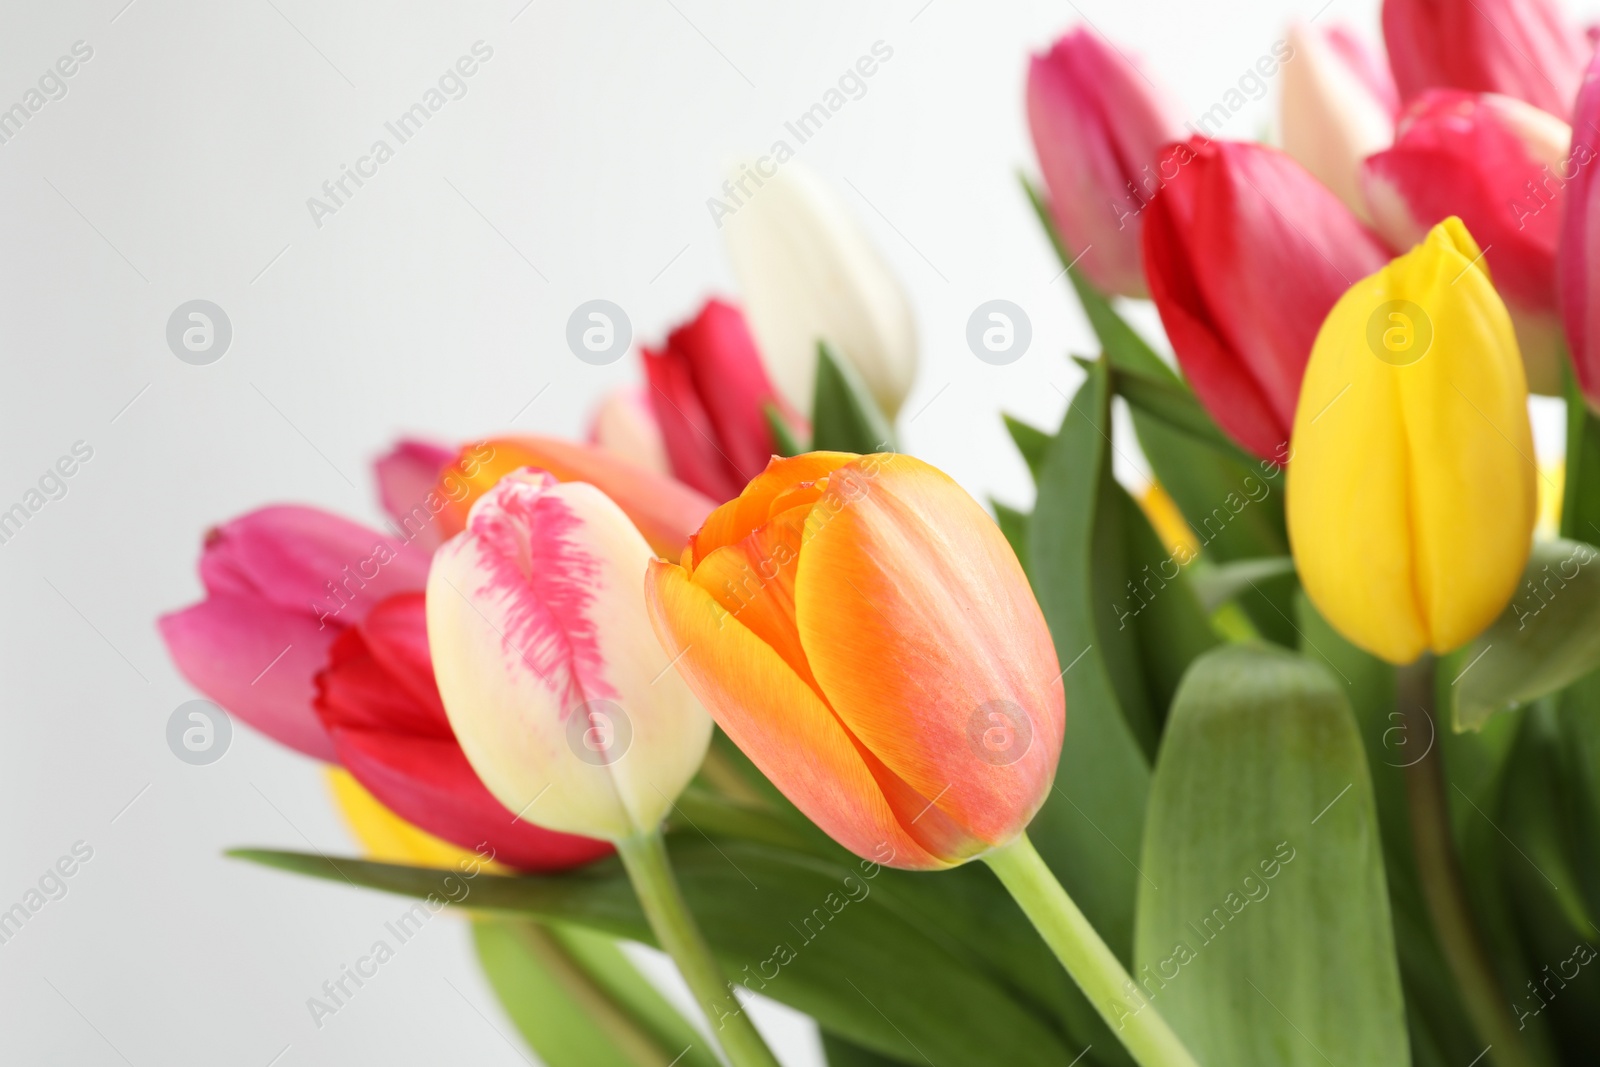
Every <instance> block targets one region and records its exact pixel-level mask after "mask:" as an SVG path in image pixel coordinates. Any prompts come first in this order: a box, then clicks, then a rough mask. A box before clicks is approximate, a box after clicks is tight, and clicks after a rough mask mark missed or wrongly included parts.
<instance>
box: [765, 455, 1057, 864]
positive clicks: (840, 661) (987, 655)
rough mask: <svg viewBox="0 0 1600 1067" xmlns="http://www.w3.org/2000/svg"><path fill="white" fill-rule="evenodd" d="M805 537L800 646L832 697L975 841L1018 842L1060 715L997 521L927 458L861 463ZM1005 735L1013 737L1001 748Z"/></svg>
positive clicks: (1045, 653) (1052, 669) (1042, 630)
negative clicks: (996, 739) (996, 741)
mask: <svg viewBox="0 0 1600 1067" xmlns="http://www.w3.org/2000/svg"><path fill="white" fill-rule="evenodd" d="M806 538H807V540H806V542H805V544H804V547H803V548H802V549H801V553H800V566H799V575H798V579H797V581H796V584H795V601H796V606H797V617H798V623H799V629H800V640H801V644H802V646H803V647H804V649H805V653H806V660H807V662H808V663H809V664H810V666H811V670H812V672H813V674H814V675H815V677H816V679H817V681H818V682H819V683H820V684H821V686H822V691H823V692H824V693H825V694H826V695H827V700H828V702H829V704H830V705H831V706H832V707H833V709H834V711H835V712H837V714H838V715H839V717H840V719H842V720H843V722H844V724H845V725H846V727H848V729H849V730H850V732H851V733H853V734H854V735H855V736H856V737H859V738H860V739H861V741H862V743H863V744H865V745H866V746H867V747H869V748H870V749H871V750H872V751H873V752H874V753H876V754H877V756H878V757H879V758H880V759H882V760H883V762H884V763H885V764H886V765H887V766H888V768H889V769H890V770H892V771H893V772H894V773H896V774H898V775H900V776H901V777H903V778H904V779H905V780H906V781H907V782H908V783H909V784H910V785H911V786H912V787H913V788H915V789H916V790H917V792H919V793H921V794H922V795H924V796H927V797H930V798H933V799H934V800H935V802H936V804H937V805H938V806H939V807H940V808H941V809H942V810H943V811H945V812H947V813H949V814H950V815H951V816H952V817H953V818H954V819H955V820H956V821H957V822H958V823H960V824H961V825H963V826H965V827H967V828H968V829H969V830H970V832H971V833H973V834H975V835H977V836H979V837H981V838H983V839H984V840H987V841H989V842H990V843H994V844H998V843H1000V842H1003V841H1007V840H1010V838H1011V837H1012V836H1014V835H1015V834H1016V832H1017V831H1018V830H1019V829H1020V828H1021V827H1022V826H1025V825H1026V824H1027V822H1028V820H1029V819H1031V818H1032V816H1033V813H1034V812H1035V811H1036V810H1037V809H1038V806H1039V805H1040V804H1041V803H1042V802H1043V800H1044V797H1045V795H1046V793H1048V791H1049V788H1050V783H1051V782H1052V781H1053V779H1054V776H1055V770H1056V763H1057V760H1058V759H1059V756H1060V751H1061V738H1062V730H1063V726H1064V717H1065V709H1064V695H1063V690H1062V687H1061V683H1060V678H1059V671H1060V669H1061V668H1060V665H1059V664H1058V662H1057V659H1056V654H1055V648H1054V646H1053V644H1052V643H1051V640H1050V635H1049V630H1048V628H1047V627H1046V625H1045V622H1044V619H1043V617H1042V615H1041V613H1040V611H1039V606H1038V604H1037V602H1036V601H1035V600H1034V598H1033V594H1032V592H1031V591H1030V589H1029V587H1028V582H1027V579H1026V577H1025V576H1024V575H1023V573H1022V568H1021V566H1020V565H1019V564H1018V563H1017V558H1016V555H1015V554H1014V553H1013V552H1012V551H1011V548H1010V546H1009V545H1008V544H1007V543H1006V541H1005V538H1004V536H1003V535H1002V534H1001V533H1000V530H999V528H998V527H997V526H996V525H995V524H994V521H993V520H992V519H990V518H989V516H988V515H987V514H986V513H985V512H984V511H983V509H982V508H981V507H979V506H978V504H977V502H976V501H974V500H973V499H972V498H971V497H970V496H968V495H967V493H966V492H965V491H964V490H962V489H961V488H960V487H959V486H957V485H956V484H955V483H954V482H953V481H951V480H950V479H949V478H948V477H947V476H945V475H944V474H942V473H941V472H939V471H937V470H935V469H934V468H932V467H930V466H928V465H927V464H925V463H922V462H920V461H917V460H914V459H911V458H909V457H905V456H868V457H864V458H863V459H862V460H860V461H859V462H857V463H855V464H852V465H850V466H849V467H846V468H844V469H842V470H840V471H838V472H836V473H835V474H834V475H833V476H832V477H831V478H830V479H829V488H828V491H827V493H826V494H824V496H823V498H822V499H821V500H820V501H819V502H818V503H817V504H816V505H815V506H813V508H812V510H811V514H810V516H809V518H808V520H807V526H806ZM996 730H998V731H999V732H1000V736H1002V737H1005V736H1006V731H1008V730H1009V731H1010V735H1009V741H1007V742H1006V743H1004V744H1001V745H999V746H998V747H995V746H992V745H990V744H989V738H990V737H991V736H993V735H994V733H995V731H996ZM1018 746H1021V747H1018Z"/></svg>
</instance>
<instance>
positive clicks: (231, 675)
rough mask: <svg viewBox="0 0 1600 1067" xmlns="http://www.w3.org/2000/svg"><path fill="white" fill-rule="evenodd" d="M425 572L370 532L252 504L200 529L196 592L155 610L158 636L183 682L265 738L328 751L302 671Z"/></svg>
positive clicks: (325, 755)
mask: <svg viewBox="0 0 1600 1067" xmlns="http://www.w3.org/2000/svg"><path fill="white" fill-rule="evenodd" d="M427 577H428V554H427V553H426V552H424V551H420V550H419V549H417V548H415V547H411V546H407V545H405V544H403V543H400V542H397V541H395V540H394V539H391V538H389V537H385V536H384V535H382V534H380V533H378V532H377V531H375V530H369V529H367V528H366V527H363V526H358V525H356V524H355V523H353V522H347V521H346V520H344V519H341V518H339V517H337V516H335V515H329V514H328V513H326V512H322V511H317V510H315V509H314V508H303V507H269V508H262V509H261V510H259V511H252V512H250V513H249V514H247V515H243V516H241V517H239V518H237V519H234V520H233V521H232V522H228V523H225V524H224V525H222V526H219V527H217V528H216V529H213V530H212V531H210V532H209V533H208V534H207V535H206V543H205V551H204V553H203V554H202V555H201V557H200V580H201V582H202V583H203V584H204V585H205V589H206V598H205V599H204V600H202V601H201V602H200V603H198V604H195V605H192V606H191V607H187V608H184V609H183V610H182V611H176V612H173V613H172V614H170V615H166V616H163V617H162V618H161V620H160V623H159V625H160V628H161V636H162V637H163V638H164V639H165V640H166V643H167V650H168V651H169V652H170V653H171V655H172V658H173V659H174V660H175V661H176V662H177V664H178V669H179V670H180V671H182V672H183V675H184V677H186V678H187V679H189V681H190V682H191V683H193V685H194V686H195V688H197V689H199V690H200V691H201V692H202V693H204V694H206V696H208V697H210V698H211V699H212V700H214V701H216V702H217V703H218V704H220V705H221V706H222V707H223V708H224V709H226V710H227V711H228V712H230V713H231V714H233V715H237V716H238V717H239V718H241V719H243V720H244V721H245V722H247V723H249V724H250V725H251V726H253V727H255V728H256V729H257V730H260V731H261V732H262V733H264V734H266V735H267V736H268V737H271V738H272V739H273V740H275V741H278V742H280V743H282V744H285V745H288V746H289V747H290V748H293V749H296V750H297V751H300V752H304V753H305V754H306V755H308V756H314V757H316V758H318V759H325V760H331V759H333V758H334V749H333V744H332V742H331V741H330V740H329V738H328V735H327V732H326V731H325V730H324V729H323V728H322V724H321V723H320V722H319V721H318V720H317V717H316V715H315V714H314V713H313V711H312V698H313V696H314V693H315V689H314V686H313V684H312V679H313V677H314V676H315V675H316V673H317V671H319V670H321V669H322V666H323V664H324V663H325V662H326V661H327V657H328V653H329V650H330V649H331V648H332V647H333V644H334V641H335V640H336V639H337V638H338V637H339V635H340V634H341V633H343V632H344V631H345V630H346V629H347V628H349V627H351V626H355V625H357V624H359V623H360V622H361V621H362V619H364V618H365V617H366V615H367V613H368V612H369V611H371V610H372V608H373V607H374V606H375V605H376V604H377V603H378V602H379V601H381V600H383V599H384V598H386V597H388V596H391V595H393V594H395V593H400V592H406V591H409V590H416V589H421V588H422V587H423V585H424V584H425V583H426V582H427Z"/></svg>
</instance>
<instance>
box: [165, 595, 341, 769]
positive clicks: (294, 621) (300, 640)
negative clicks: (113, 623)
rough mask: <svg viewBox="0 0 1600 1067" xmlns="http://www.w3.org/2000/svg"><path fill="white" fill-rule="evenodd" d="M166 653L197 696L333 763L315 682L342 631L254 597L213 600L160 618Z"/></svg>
mask: <svg viewBox="0 0 1600 1067" xmlns="http://www.w3.org/2000/svg"><path fill="white" fill-rule="evenodd" d="M159 626H160V629H161V636H162V638H163V639H164V640H165V641H166V644H167V651H168V653H169V654H170V655H171V656H172V658H173V661H174V662H175V663H177V665H178V670H179V671H181V672H182V673H183V676H184V677H185V678H187V679H188V680H189V682H190V684H192V685H193V686H194V687H195V688H196V689H198V690H200V691H201V692H202V693H204V694H205V695H206V696H207V697H209V698H211V699H212V700H214V701H216V702H217V703H218V704H219V705H221V706H222V708H223V709H224V710H225V711H227V712H228V713H229V714H231V715H234V716H237V717H238V718H240V719H242V720H244V721H245V722H246V723H248V724H249V725H251V726H253V727H255V728H256V729H257V730H260V731H261V732H262V733H264V734H266V735H267V736H268V737H270V738H272V739H273V740H274V741H277V742H279V743H280V744H284V745H288V746H289V747H290V748H292V749H295V750H296V751H298V752H303V753H305V754H306V755H308V756H312V757H314V758H316V759H321V760H332V759H333V758H334V752H333V745H332V743H331V742H330V741H329V739H328V734H327V731H325V730H324V729H323V727H322V723H321V722H320V721H319V720H318V719H317V716H316V713H315V711H314V710H313V708H312V699H313V697H314V695H315V687H314V685H313V683H312V679H313V678H314V677H315V675H316V673H317V671H319V670H321V669H322V666H323V663H324V662H325V661H326V659H327V655H328V650H329V648H330V647H331V646H332V644H333V642H334V639H335V638H337V637H338V636H339V634H340V632H341V628H339V627H334V626H322V627H320V628H319V625H318V623H317V621H316V619H315V618H313V617H312V616H310V615H307V614H305V613H304V612H300V611H295V610H291V609H286V608H281V607H275V606H273V605H271V604H267V603H264V602H263V601H261V600H259V599H256V598H253V597H239V596H231V595H226V594H224V595H220V596H212V597H209V598H208V599H206V600H205V601H203V602H201V603H199V604H196V605H194V606H193V607H189V608H185V609H184V610H182V611H177V612H173V613H172V614H171V615H166V616H163V617H162V618H161V620H160V622H159Z"/></svg>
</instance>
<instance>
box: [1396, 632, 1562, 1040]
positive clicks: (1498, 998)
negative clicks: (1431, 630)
mask: <svg viewBox="0 0 1600 1067" xmlns="http://www.w3.org/2000/svg"><path fill="white" fill-rule="evenodd" d="M1395 704H1396V707H1397V710H1398V711H1399V713H1400V716H1401V719H1400V721H1401V724H1402V726H1403V727H1404V729H1405V732H1406V736H1407V737H1408V738H1414V739H1416V740H1417V741H1418V743H1421V742H1422V739H1424V738H1426V739H1427V744H1428V745H1429V748H1428V751H1427V753H1426V754H1425V755H1424V756H1423V757H1422V758H1421V759H1419V760H1416V761H1415V762H1414V763H1411V764H1409V765H1408V766H1407V767H1406V768H1405V776H1406V805H1407V807H1408V808H1409V809H1410V815H1411V851H1412V856H1413V858H1414V859H1415V861H1416V865H1417V879H1418V881H1419V882H1420V883H1421V885H1422V896H1423V900H1424V901H1425V903H1426V904H1427V907H1428V915H1429V917H1430V918H1431V919H1432V921H1433V932H1434V934H1435V935H1436V936H1437V937H1438V939H1439V947H1440V949H1441V950H1442V951H1443V952H1444V958H1445V964H1446V966H1448V967H1449V968H1450V973H1451V976H1452V977H1454V978H1455V982H1456V988H1457V989H1458V990H1459V991H1460V993H1461V999H1462V1002H1463V1003H1464V1004H1465V1006H1466V1009H1467V1016H1468V1018H1470V1019H1471V1020H1472V1025H1473V1027H1474V1028H1475V1029H1476V1030H1477V1032H1478V1037H1479V1038H1480V1039H1482V1040H1483V1041H1484V1042H1486V1043H1488V1044H1489V1045H1490V1046H1492V1048H1493V1051H1492V1052H1491V1053H1490V1055H1491V1057H1492V1060H1491V1062H1493V1063H1495V1064H1497V1065H1499V1067H1534V1065H1535V1064H1536V1063H1537V1061H1536V1060H1535V1059H1534V1058H1533V1057H1532V1055H1531V1054H1530V1053H1529V1051H1528V1049H1527V1048H1526V1047H1525V1046H1524V1044H1523V1042H1522V1040H1521V1039H1520V1037H1519V1036H1518V1034H1517V1027H1516V1026H1515V1023H1514V1020H1513V1019H1512V1017H1511V1009H1510V999H1509V998H1508V997H1506V996H1505V994H1504V993H1503V992H1502V991H1501V988H1500V982H1499V980H1498V979H1497V978H1496V977H1495V973H1494V965H1493V964H1492V963H1491V962H1490V960H1489V952H1488V950H1487V949H1486V948H1485V947H1484V944H1483V938H1482V936H1481V935H1480V934H1479V932H1478V926H1477V923H1476V921H1475V920H1474V919H1473V917H1472V906H1471V904H1470V903H1469V902H1468V900H1467V891H1466V883H1465V881H1464V880H1463V877H1462V872H1461V861H1460V859H1459V857H1457V855H1456V848H1455V838H1454V836H1453V835H1452V833H1451V829H1450V807H1449V798H1448V796H1447V795H1446V793H1445V782H1444V762H1443V756H1442V753H1440V752H1439V750H1438V749H1439V746H1438V744H1437V743H1436V742H1437V740H1438V736H1439V733H1438V730H1439V727H1438V723H1437V722H1436V721H1435V717H1434V709H1433V704H1434V659H1433V657H1432V656H1427V655H1425V656H1423V657H1422V658H1421V659H1420V660H1418V661H1417V662H1416V663H1413V664H1411V665H1409V666H1406V667H1401V668H1400V669H1399V671H1398V672H1397V677H1396V687H1395Z"/></svg>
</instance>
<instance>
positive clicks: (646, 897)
mask: <svg viewBox="0 0 1600 1067" xmlns="http://www.w3.org/2000/svg"><path fill="white" fill-rule="evenodd" d="M617 855H619V856H621V857H622V865H623V867H625V868H626V869H627V871H628V878H629V879H630V880H631V881H632V882H633V891H634V892H635V893H636V894H638V897H639V904H640V906H641V907H642V908H643V909H644V915H645V918H646V919H648V920H649V921H650V929H652V930H654V931H655V935H656V940H657V941H659V942H660V944H661V949H662V951H664V952H665V953H666V954H667V955H669V956H671V957H672V962H674V963H676V964H677V965H678V973H679V974H681V975H683V980H684V981H685V982H686V983H688V986H689V991H690V992H691V993H693V994H694V999H695V1002H696V1003H698V1004H699V1005H700V1010H702V1011H704V1012H705V1014H706V1018H707V1019H708V1020H709V1021H710V1023H711V1031H712V1033H713V1034H714V1035H715V1036H716V1040H717V1043H718V1044H719V1045H721V1046H722V1051H723V1052H724V1053H725V1054H726V1055H727V1057H728V1061H729V1062H730V1063H732V1064H733V1067H778V1061H777V1059H776V1058H775V1057H774V1056H773V1055H772V1052H771V1050H769V1049H768V1048H767V1045H766V1042H764V1041H762V1040H761V1035H760V1034H759V1033H757V1032H756V1028H755V1026H754V1025H753V1024H752V1023H751V1022H750V1016H749V1015H748V1014H746V1013H745V1011H744V1008H743V1006H742V1005H741V1004H740V1003H739V1000H738V998H737V997H735V996H734V995H733V986H732V984H731V983H729V982H728V981H727V980H726V979H725V978H724V977H723V975H722V971H721V969H719V968H718V967H717V963H716V960H714V959H713V958H712V956H711V946H709V945H707V944H706V939H705V935H703V934H702V933H701V932H700V927H699V926H697V925H696V924H695V921H694V916H693V915H691V914H690V912H689V906H688V905H687V904H685V903H684V900H683V893H682V892H681V891H680V890H679V889H678V880H677V879H676V878H674V877H673V875H672V866H671V864H670V862H669V861H668V859H667V845H666V842H665V841H664V840H663V839H662V837H661V831H660V830H659V829H658V830H654V831H652V832H651V833H648V834H641V835H639V836H638V837H630V838H626V839H624V840H622V841H618V842H617Z"/></svg>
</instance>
